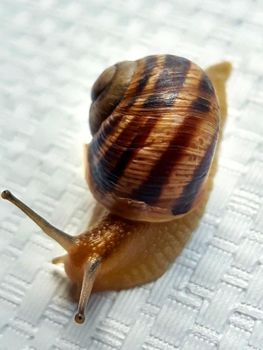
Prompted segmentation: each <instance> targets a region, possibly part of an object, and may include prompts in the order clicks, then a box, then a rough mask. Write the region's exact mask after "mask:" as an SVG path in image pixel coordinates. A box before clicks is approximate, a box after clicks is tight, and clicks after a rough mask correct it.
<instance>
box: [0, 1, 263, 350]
mask: <svg viewBox="0 0 263 350" xmlns="http://www.w3.org/2000/svg"><path fill="white" fill-rule="evenodd" d="M0 6H1V10H0V23H1V30H0V38H1V51H0V76H1V79H0V91H1V93H0V105H1V116H0V140H1V141H0V161H1V173H0V188H1V189H3V188H5V187H7V188H9V189H11V190H12V191H13V192H14V193H16V194H17V195H18V196H20V197H21V198H23V199H24V200H25V201H26V202H27V203H29V204H31V205H32V206H33V207H34V209H35V210H37V211H39V212H40V213H41V214H42V215H44V217H46V218H49V219H50V220H51V221H52V223H54V224H55V225H56V226H58V227H60V228H64V229H65V230H66V231H68V232H72V233H77V232H80V231H81V230H82V229H83V228H84V227H85V226H86V223H87V220H88V218H89V212H90V209H91V207H92V199H91V196H90V194H89V193H88V191H87V188H86V184H85V181H84V178H83V173H82V143H83V142H85V141H87V139H88V137H87V135H88V130H87V116H88V110H89V104H90V99H89V94H90V87H91V85H92V82H93V81H94V79H95V78H96V76H97V75H98V74H99V73H100V72H101V71H102V69H104V68H105V67H107V66H108V65H109V64H112V63H115V62H116V61H120V60H123V59H135V58H139V57H143V56H145V55H148V54H152V53H171V54H176V55H181V56H185V57H188V58H190V59H192V60H193V61H195V62H197V63H198V64H199V65H201V66H202V67H206V66H208V65H209V64H212V63H216V62H218V61H220V60H225V59H228V60H230V61H231V62H232V63H233V66H234V71H233V74H232V77H231V79H230V81H229V84H228V101H229V117H228V123H227V126H226V130H225V134H224V140H223V145H222V150H221V156H220V167H219V171H218V173H217V176H216V179H215V187H214V190H213V193H212V196H211V197H210V200H209V204H208V206H207V210H206V213H205V215H204V217H203V218H202V221H201V222H200V225H199V227H198V229H197V230H196V231H195V232H194V234H193V237H192V239H191V240H190V241H189V243H188V245H187V246H186V248H185V249H184V251H183V252H182V254H181V255H180V256H179V258H178V259H177V260H176V262H175V263H174V264H173V266H172V267H171V269H170V270H169V271H168V272H167V273H166V274H165V275H164V276H163V277H162V278H161V279H159V280H158V281H157V282H155V283H152V284H148V285H145V286H143V287H141V288H136V289H132V290H128V291H124V292H120V293H116V292H108V293H106V292H105V293H102V294H97V295H93V296H92V297H91V300H90V303H89V307H88V319H87V323H86V324H85V326H82V327H80V326H77V325H75V324H74V323H73V321H72V315H73V313H74V311H75V308H76V305H74V304H73V303H72V302H71V301H70V299H69V297H68V283H67V280H66V278H65V276H64V275H63V274H62V273H61V272H60V269H59V268H58V267H55V266H53V265H51V263H50V260H51V258H52V257H54V256H56V255H59V254H60V253H61V252H62V251H61V250H60V248H59V247H58V246H57V245H56V244H55V243H53V242H52V241H51V240H49V239H48V238H47V237H45V236H44V235H43V234H42V233H41V232H40V231H39V229H38V228H36V226H35V225H33V224H32V223H31V222H29V220H27V219H25V218H24V216H23V215H22V214H20V213H19V212H18V211H17V210H16V208H13V207H11V206H10V205H9V204H8V203H6V202H3V201H1V202H0V232H1V233H0V350H21V349H22V350H34V349H36V350H46V349H53V350H71V349H73V350H82V349H91V350H93V349H96V350H97V349H99V350H112V349H131V350H134V349H143V350H163V349H167V350H171V349H180V350H196V349H200V350H215V349H220V350H227V349H239V350H240V349H242V350H243V349H244V350H260V349H263V201H262V197H263V176H262V174H263V119H262V116H263V64H262V62H263V53H262V48H263V2H262V1H261V0H257V1H256V0H255V1H252V0H240V1H234V0H222V1H208V0H204V1H193V0H189V1H185V0H182V1H172V0H169V1H164V2H161V1H155V0H153V1H150V0H149V1H134V0H128V1H125V2H124V1H120V0H117V1H112V2H110V1H102V0H99V1H97V0H96V1H95V0H91V1H84V0H83V1H77V2H73V1H66V0H65V1H58V0H39V1H33V0H31V1H29V0H24V1H22V0H21V1H19V0H17V1H14V0H11V1H10V0H2V1H1V5H0Z"/></svg>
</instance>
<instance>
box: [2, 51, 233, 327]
mask: <svg viewBox="0 0 263 350" xmlns="http://www.w3.org/2000/svg"><path fill="white" fill-rule="evenodd" d="M230 69H231V67H230V65H229V64H228V63H223V64H221V65H217V66H214V67H212V68H211V69H210V71H208V74H209V76H210V77H211V78H212V80H213V81H214V82H215V87H216V89H217V95H218V96H216V93H215V89H214V87H213V85H212V83H211V81H210V79H209V77H208V75H207V74H206V73H205V72H204V71H203V70H202V69H201V68H199V67H198V66H197V65H195V64H194V63H192V62H191V61H189V60H187V59H184V58H181V57H177V56H172V55H160V56H148V57H146V58H144V59H140V60H137V61H134V62H130V61H127V62H121V63H118V64H116V65H114V66H112V67H110V68H108V69H106V70H105V71H104V72H103V73H102V74H101V75H100V77H99V78H98V79H97V81H96V82H95V84H94V86H93V89H92V104H91V108H90V128H91V132H92V135H93V139H92V141H91V143H90V145H89V146H88V147H86V153H85V158H86V161H87V162H86V165H85V167H86V178H87V181H88V184H89V187H90V190H91V192H92V193H93V195H94V197H95V198H96V199H97V201H98V202H99V204H98V205H97V207H98V208H97V209H98V211H97V214H96V215H95V216H96V217H95V220H96V221H97V223H96V224H95V225H93V226H92V227H91V228H90V229H89V230H87V231H86V232H84V233H82V234H80V235H79V236H75V237H73V236H71V235H69V234H67V233H64V232H62V231H60V230H58V229H56V228H54V227H53V226H51V225H50V224H49V223H48V222H47V221H46V220H44V219H43V218H41V217H40V216H39V215H38V214H36V213H35V212H33V211H32V209H30V208H29V207H27V206H26V205H25V204H24V203H22V202H21V201H20V200H18V199H17V198H16V197H14V196H13V195H12V194H11V193H10V192H9V191H4V192H2V197H3V198H4V199H8V200H9V201H11V202H13V203H14V204H15V205H16V206H18V207H19V208H20V209H21V210H22V211H24V212H25V213H26V214H27V215H28V216H29V217H31V219H32V220H33V221H35V222H36V223H37V224H38V225H39V226H40V227H41V228H42V229H43V231H44V232H45V233H47V234H48V235H49V236H50V237H52V238H53V239H55V240H56V241H57V242H58V243H59V244H60V245H61V246H62V247H63V248H65V250H66V251H67V254H66V255H65V256H62V257H58V258H55V259H54V260H53V263H64V267H65V271H66V273H67V275H68V276H69V278H70V279H71V280H72V281H73V282H74V283H75V284H76V286H77V289H78V290H79V291H80V297H79V305H78V312H77V314H76V316H75V320H76V322H78V323H82V322H83V321H84V319H85V317H84V310H85V307H86V304H87V301H88V298H89V295H90V292H91V290H92V289H93V290H96V291H99V290H109V289H115V290H118V289H123V288H130V287H133V286H136V285H140V284H142V283H146V282H149V281H152V280H154V279H156V278H158V277H159V276H160V275H162V274H163V273H164V272H165V271H166V269H167V268H168V266H169V265H170V264H171V262H172V261H173V260H174V258H175V257H176V256H177V255H178V254H179V252H180V250H181V249H182V247H183V245H184V243H185V242H186V241H187V239H188V238H189V237H190V234H191V232H192V231H193V229H194V228H195V226H196V225H197V223H198V220H199V218H200V217H201V215H202V212H203V210H204V207H205V204H206V201H207V198H208V195H209V192H210V190H211V187H212V180H213V176H214V173H215V169H216V156H215V157H214V154H215V150H216V145H217V141H218V139H220V138H221V135H222V132H221V129H220V111H219V104H218V98H219V103H220V107H221V106H223V111H224V113H223V114H222V113H221V126H223V124H224V118H225V115H226V113H225V112H226V110H225V108H224V106H225V95H224V83H225V81H226V79H227V77H228V75H229V73H230ZM217 97H218V98H217ZM221 109H222V108H221ZM213 159H214V160H213ZM211 164H212V166H211ZM98 212H99V215H98Z"/></svg>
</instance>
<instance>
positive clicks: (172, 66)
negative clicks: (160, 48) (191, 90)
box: [143, 55, 190, 108]
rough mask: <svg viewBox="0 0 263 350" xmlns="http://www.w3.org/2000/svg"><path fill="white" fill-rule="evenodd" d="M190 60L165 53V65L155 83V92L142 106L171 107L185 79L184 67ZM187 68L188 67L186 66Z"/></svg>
mask: <svg viewBox="0 0 263 350" xmlns="http://www.w3.org/2000/svg"><path fill="white" fill-rule="evenodd" d="M189 65H190V61H189V60H187V59H186V58H183V57H178V56H172V55H166V57H165V65H164V68H163V69H162V72H161V73H160V75H159V78H158V80H157V82H156V84H155V87H154V91H155V93H153V94H151V95H150V96H149V97H148V99H147V100H146V101H145V102H144V104H143V107H144V108H165V107H167V108H169V107H172V106H173V104H174V101H175V99H176V96H177V94H178V92H179V91H180V89H181V87H182V85H183V83H184V81H185V71H186V67H189ZM187 69H188V68H187Z"/></svg>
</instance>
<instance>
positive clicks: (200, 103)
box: [191, 97, 211, 113]
mask: <svg viewBox="0 0 263 350" xmlns="http://www.w3.org/2000/svg"><path fill="white" fill-rule="evenodd" d="M210 105H211V104H210V100H207V99H206V98H203V97H198V98H197V99H196V100H195V101H194V102H193V103H192V106H191V108H192V109H193V110H195V111H198V112H201V113H208V112H209V111H210Z"/></svg>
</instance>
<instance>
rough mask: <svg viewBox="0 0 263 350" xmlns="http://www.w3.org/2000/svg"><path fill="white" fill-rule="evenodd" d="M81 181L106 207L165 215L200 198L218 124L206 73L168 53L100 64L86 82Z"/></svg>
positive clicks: (139, 216)
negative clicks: (88, 100)
mask: <svg viewBox="0 0 263 350" xmlns="http://www.w3.org/2000/svg"><path fill="white" fill-rule="evenodd" d="M90 128H91V131H92V134H93V139H92V142H91V144H90V146H89V151H88V162H87V167H88V169H87V172H88V175H87V180H88V183H89V186H90V189H91V191H92V193H93V195H94V197H95V198H96V199H97V200H98V202H100V203H101V204H102V205H103V206H105V207H106V208H107V209H108V210H110V211H111V212H112V213H116V214H118V215H120V216H122V217H124V218H128V219H131V220H136V221H149V222H159V221H168V220H172V219H174V218H175V217H177V216H180V215H184V214H186V213H187V212H189V211H190V210H192V209H193V208H194V207H195V206H196V205H197V204H198V203H199V200H200V196H201V194H202V188H203V185H204V183H205V180H206V177H207V174H208V171H209V168H210V165H211V161H212V158H213V154H214V150H215V146H216V142H217V138H218V131H219V106H218V101H217V98H216V94H215V90H214V88H213V85H212V83H211V81H210V80H209V78H208V76H207V75H206V73H205V72H204V71H203V70H202V69H201V68H199V67H198V66H197V65H196V64H194V63H192V62H191V61H189V60H187V59H185V58H182V57H178V56H172V55H160V56H148V57H145V58H143V59H140V60H137V61H135V62H130V61H126V62H120V63H118V64H116V65H114V66H112V67H110V68H108V69H106V70H105V71H104V72H103V73H102V74H101V75H100V76H99V78H98V79H97V81H96V82H95V84H94V86H93V89H92V105H91V108H90Z"/></svg>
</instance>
